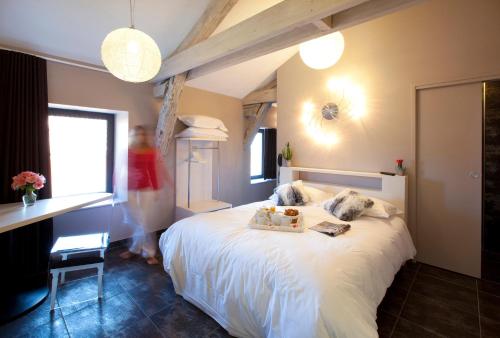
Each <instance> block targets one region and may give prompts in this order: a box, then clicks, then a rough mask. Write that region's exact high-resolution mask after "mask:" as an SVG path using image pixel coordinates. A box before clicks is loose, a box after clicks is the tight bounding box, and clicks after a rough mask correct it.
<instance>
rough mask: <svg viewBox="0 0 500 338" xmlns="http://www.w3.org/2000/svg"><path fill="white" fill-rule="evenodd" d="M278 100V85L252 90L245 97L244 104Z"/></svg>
mask: <svg viewBox="0 0 500 338" xmlns="http://www.w3.org/2000/svg"><path fill="white" fill-rule="evenodd" d="M266 102H271V103H273V102H276V87H274V88H270V89H261V90H256V91H254V92H251V93H250V94H248V95H247V96H245V97H244V98H243V105H248V104H255V103H266Z"/></svg>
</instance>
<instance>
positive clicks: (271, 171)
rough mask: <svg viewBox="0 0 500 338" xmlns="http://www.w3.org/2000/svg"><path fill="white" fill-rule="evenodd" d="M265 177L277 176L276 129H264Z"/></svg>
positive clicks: (272, 177)
mask: <svg viewBox="0 0 500 338" xmlns="http://www.w3.org/2000/svg"><path fill="white" fill-rule="evenodd" d="M263 133H264V134H263V135H262V136H263V142H264V146H263V148H264V155H263V156H264V170H263V171H264V172H263V175H264V179H274V178H276V129H274V128H270V129H264V130H263Z"/></svg>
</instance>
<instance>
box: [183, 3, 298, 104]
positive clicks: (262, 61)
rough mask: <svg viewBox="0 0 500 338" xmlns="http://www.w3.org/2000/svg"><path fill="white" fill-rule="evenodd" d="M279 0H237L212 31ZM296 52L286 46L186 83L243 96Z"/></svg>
mask: <svg viewBox="0 0 500 338" xmlns="http://www.w3.org/2000/svg"><path fill="white" fill-rule="evenodd" d="M281 1H283V0H238V2H237V3H236V5H235V6H234V7H233V9H232V10H231V12H229V14H228V15H227V16H226V17H225V19H224V20H223V21H222V22H221V24H220V25H219V27H217V29H216V30H215V32H214V33H213V34H212V35H215V34H217V33H219V32H221V31H223V30H225V29H227V28H229V27H231V26H233V25H235V24H237V23H239V22H241V21H243V20H245V19H248V18H249V17H251V16H254V15H255V14H257V13H259V12H261V11H263V10H265V9H267V8H269V7H271V6H274V5H276V4H277V3H279V2H281ZM297 52H298V47H297V46H293V47H289V48H286V49H283V50H280V51H277V52H274V53H270V54H267V55H264V56H261V57H258V58H255V59H253V60H250V61H246V62H243V63H240V64H238V65H235V66H231V67H228V68H225V69H222V70H220V71H216V72H213V73H210V74H207V75H205V76H201V77H199V78H197V79H194V80H191V81H188V82H187V85H189V86H192V87H196V88H200V89H205V90H208V91H212V92H216V93H220V94H225V95H229V96H234V97H237V98H243V97H245V96H246V95H247V94H248V93H250V92H252V91H253V90H255V89H257V88H259V87H261V86H262V85H264V84H265V83H266V82H267V81H269V79H271V78H273V77H274V76H275V72H276V69H278V68H279V67H280V66H281V65H282V64H283V63H285V62H286V61H287V60H288V59H290V58H291V57H292V56H293V55H294V54H295V53H297Z"/></svg>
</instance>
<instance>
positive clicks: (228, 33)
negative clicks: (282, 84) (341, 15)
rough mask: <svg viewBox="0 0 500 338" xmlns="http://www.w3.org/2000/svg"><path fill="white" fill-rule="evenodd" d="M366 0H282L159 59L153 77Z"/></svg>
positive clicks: (164, 76) (192, 65) (198, 63)
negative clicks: (192, 44) (156, 70)
mask: <svg viewBox="0 0 500 338" xmlns="http://www.w3.org/2000/svg"><path fill="white" fill-rule="evenodd" d="M366 1H368V0H284V1H282V2H280V3H278V4H276V5H274V6H272V7H270V8H268V9H266V10H264V11H262V12H260V13H258V14H256V15H254V16H252V17H250V18H248V19H246V20H244V21H242V22H240V23H238V24H236V25H234V26H232V27H230V28H228V29H226V30H224V31H222V32H220V33H218V34H216V35H214V36H212V37H210V38H208V39H206V40H204V41H202V42H200V43H198V44H196V45H195V46H192V47H190V48H188V49H186V50H184V51H182V52H180V53H176V54H175V55H173V56H172V57H170V58H168V59H167V60H166V61H164V62H163V66H162V69H161V70H160V72H159V74H158V75H157V76H156V78H155V79H154V81H155V82H158V81H162V80H165V79H167V78H169V77H171V76H173V75H176V74H179V73H182V72H185V71H188V70H191V69H193V68H196V67H199V66H202V65H204V64H206V63H208V62H211V61H214V60H217V59H219V58H222V57H225V56H227V55H229V54H232V53H234V52H238V51H241V50H243V49H246V48H248V47H252V46H254V45H255V44H258V43H260V42H263V41H266V40H269V39H272V38H274V37H277V36H279V35H282V34H284V33H286V32H288V31H291V30H294V29H296V28H299V27H302V26H305V25H307V24H310V23H312V22H315V21H317V20H321V19H323V18H325V17H327V16H329V15H331V14H334V13H338V12H341V11H343V10H346V9H349V8H351V7H353V6H356V5H359V4H361V3H363V2H366Z"/></svg>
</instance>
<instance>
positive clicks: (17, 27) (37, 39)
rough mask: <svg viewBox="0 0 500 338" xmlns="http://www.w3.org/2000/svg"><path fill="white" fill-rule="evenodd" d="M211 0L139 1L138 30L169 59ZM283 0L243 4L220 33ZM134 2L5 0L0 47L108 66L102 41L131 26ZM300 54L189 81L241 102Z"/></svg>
mask: <svg viewBox="0 0 500 338" xmlns="http://www.w3.org/2000/svg"><path fill="white" fill-rule="evenodd" d="M209 1H210V0H137V1H136V4H135V26H136V28H138V29H140V30H142V31H144V32H146V33H147V34H149V35H150V36H151V37H152V38H153V39H154V40H155V41H156V42H157V44H158V46H159V47H160V51H161V53H162V57H163V58H165V57H166V56H167V55H169V54H170V53H171V52H172V51H173V50H174V49H175V48H176V47H177V46H178V45H179V44H180V42H181V41H182V40H183V39H184V37H185V36H186V35H187V33H188V32H189V30H190V29H191V27H192V26H193V25H194V24H195V23H196V21H197V20H198V19H199V17H200V16H201V14H202V13H203V11H204V10H205V8H206V6H207V5H208V3H209ZM280 1H282V0H239V1H238V3H237V4H236V5H235V6H234V8H233V9H232V10H231V12H230V13H229V14H228V15H227V16H226V18H225V19H224V21H223V22H222V23H221V25H220V26H219V27H218V28H217V30H216V31H215V32H214V34H216V33H218V32H220V31H222V30H224V29H227V28H229V27H231V26H233V25H234V24H237V23H238V22H241V21H242V20H244V19H246V18H248V17H250V16H253V15H255V14H257V13H259V12H260V11H262V10H264V9H266V8H268V7H271V6H273V5H275V4H276V3H278V2H280ZM129 20H130V19H129V1H128V0H105V1H102V0H101V1H88V0H71V1H69V0H43V1H40V0H0V46H5V47H10V48H13V49H19V50H24V51H30V52H34V53H40V54H45V55H50V56H54V57H59V58H65V59H69V60H73V61H78V62H83V63H88V64H92V65H97V66H100V67H102V66H103V64H102V61H101V57H100V46H101V42H102V40H103V39H104V37H105V36H106V34H108V33H109V32H110V31H112V30H114V29H116V28H119V27H127V26H129V25H130V23H129ZM296 52H297V48H296V47H291V48H288V49H285V50H282V51H279V52H275V53H272V54H268V55H265V56H263V57H260V58H257V59H254V60H250V61H247V62H244V63H242V64H239V65H236V66H232V67H229V68H226V69H223V70H221V71H217V72H214V73H211V74H208V75H206V76H203V77H200V78H197V79H194V80H191V81H189V82H188V83H187V84H188V85H189V86H193V87H197V88H200V89H205V90H209V91H212V92H217V93H221V94H225V95H229V96H234V97H238V98H242V97H244V96H245V95H246V94H248V93H249V92H251V91H252V90H254V89H256V88H257V87H259V86H260V85H262V84H263V83H264V82H265V81H266V80H267V79H269V78H270V77H272V76H273V74H274V72H275V71H276V69H277V68H278V67H279V66H280V65H281V64H283V63H284V62H285V61H286V60H288V59H289V58H290V57H291V56H292V55H293V54H295V53H296Z"/></svg>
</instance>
